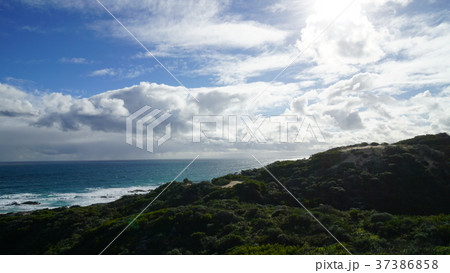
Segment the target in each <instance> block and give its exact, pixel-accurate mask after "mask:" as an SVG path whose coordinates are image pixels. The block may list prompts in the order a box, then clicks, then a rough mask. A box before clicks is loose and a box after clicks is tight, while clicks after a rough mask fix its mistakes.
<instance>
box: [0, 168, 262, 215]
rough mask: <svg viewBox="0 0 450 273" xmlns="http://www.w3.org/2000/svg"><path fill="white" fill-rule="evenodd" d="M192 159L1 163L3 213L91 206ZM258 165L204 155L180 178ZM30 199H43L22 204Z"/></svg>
mask: <svg viewBox="0 0 450 273" xmlns="http://www.w3.org/2000/svg"><path fill="white" fill-rule="evenodd" d="M190 161H191V160H190V159H188V160H139V161H79V162H18V163H16V162H14V163H0V213H7V212H17V211H28V210H35V209H42V208H56V207H61V206H73V205H81V206H86V205H90V204H95V203H104V202H111V201H113V200H116V199H118V198H120V197H121V196H123V195H126V194H133V193H144V191H148V190H151V189H154V188H156V187H157V186H158V185H161V184H162V183H165V182H170V181H172V180H173V179H174V178H175V177H176V176H177V175H178V173H179V172H181V171H182V170H183V169H184V167H186V166H187V165H188V164H189V162H190ZM255 167H260V166H259V164H258V162H256V161H255V160H250V159H248V160H243V159H207V160H206V159H198V160H196V161H195V162H194V163H193V164H192V165H191V166H190V167H189V168H188V169H187V170H186V171H185V172H184V173H183V174H182V175H181V176H180V177H179V178H178V179H177V180H178V181H182V180H183V179H184V178H185V177H187V178H189V179H190V180H192V181H194V182H199V181H203V180H210V179H212V178H214V177H217V176H222V175H225V174H228V173H234V172H239V171H240V170H243V169H250V168H255ZM133 191H134V192H133ZM30 201H31V202H38V203H39V204H22V203H24V202H30ZM17 204H20V205H17Z"/></svg>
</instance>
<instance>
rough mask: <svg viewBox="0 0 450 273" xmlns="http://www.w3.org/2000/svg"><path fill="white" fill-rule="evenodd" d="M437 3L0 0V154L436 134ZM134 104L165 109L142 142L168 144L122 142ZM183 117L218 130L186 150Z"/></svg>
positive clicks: (446, 15)
mask: <svg viewBox="0 0 450 273" xmlns="http://www.w3.org/2000/svg"><path fill="white" fill-rule="evenodd" d="M102 5H103V6H102ZM449 9H450V3H449V2H448V1H446V0H421V1H418V0H371V1H369V0H339V1H336V0H306V1H301V0H296V1H294V0H279V1H275V0H274V1H269V0H263V1H244V0H235V1H232V0H203V1H202V0H199V1H190V0H168V1H156V0H133V1H131V0H123V1H112V0H101V1H100V2H98V1H94V0H74V1H63V0H15V1H2V2H1V3H0V41H1V42H0V63H1V65H0V161H41V160H120V159H161V158H194V157H195V156H196V155H200V157H205V158H212V157H214V158H225V157H226V158H232V157H245V156H247V157H248V156H250V155H252V154H254V155H257V156H258V157H263V158H273V159H288V158H302V157H307V156H309V155H311V154H312V153H315V152H319V151H323V150H326V149H328V148H331V147H336V146H341V145H349V144H354V143H360V142H379V143H381V142H388V143H393V142H396V141H399V140H402V139H406V138H411V137H414V136H416V135H423V134H435V133H440V132H447V133H448V132H449V128H450V111H449V110H448V109H449V106H450V86H449V83H450V47H449V46H448V45H449V44H450V11H449ZM113 16H114V17H115V18H116V19H117V20H116V19H115V18H114V17H113ZM119 22H120V23H119ZM146 105H147V106H150V107H151V108H152V109H158V110H160V111H161V113H168V114H170V118H169V119H167V120H165V124H162V125H161V126H159V127H160V128H156V129H155V136H157V137H158V138H160V137H162V136H163V135H164V133H165V132H166V133H167V131H164V130H165V129H164V128H166V125H167V124H169V126H170V129H171V132H170V133H171V134H170V136H171V137H170V139H168V140H167V141H166V142H164V143H162V144H161V145H160V146H158V145H157V144H155V145H154V146H155V149H154V151H153V152H149V151H146V150H145V149H140V148H138V147H136V145H135V144H133V143H135V142H133V143H132V145H130V144H127V143H126V142H125V139H126V138H125V135H126V131H125V128H126V126H125V124H126V118H127V117H128V116H130V115H131V114H133V113H134V112H135V111H137V110H139V109H140V108H142V107H144V106H146ZM196 116H197V117H199V116H200V117H205V116H209V117H212V116H214V117H221V118H219V119H222V120H223V128H224V129H223V133H222V134H219V133H218V131H214V130H213V129H214V127H213V125H214V124H212V123H211V122H210V123H204V124H202V125H201V126H203V127H201V128H202V129H201V130H202V131H203V134H202V135H201V141H200V142H199V143H193V135H194V134H195V128H196V127H195V126H196V124H195V122H194V119H195V117H196ZM230 117H231V118H230ZM233 117H236V120H237V127H236V141H230V139H229V134H230V132H231V131H230V130H231V129H230V128H231V125H232V123H230V120H232V119H233ZM271 117H272V118H271ZM280 117H282V118H281V119H282V120H284V121H286V120H288V119H289V120H290V121H292V122H290V123H283V122H277V121H279V120H280ZM294 117H295V118H296V121H295V122H294V121H293V120H292V118H294ZM308 121H309V123H308ZM246 122H247V123H246ZM302 122H303V123H302ZM249 124H250V125H251V126H253V127H251V126H250V127H249ZM283 124H284V125H286V126H285V127H286V128H284V127H283ZM308 124H309V125H311V126H309V127H308V126H306V127H305V126H304V125H308ZM216 125H217V124H216ZM302 126H303V127H302ZM217 128H218V127H217ZM252 128H253V131H252ZM208 130H209V131H208ZM255 133H260V134H261V135H263V136H264V140H265V141H263V142H262V141H260V139H259V138H258V136H257V135H255ZM283 135H287V141H282V139H284V138H283ZM318 135H320V136H318ZM296 136H297V137H296ZM299 136H301V137H299ZM298 139H300V141H296V140H298Z"/></svg>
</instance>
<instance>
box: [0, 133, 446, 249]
mask: <svg viewBox="0 0 450 273" xmlns="http://www.w3.org/2000/svg"><path fill="white" fill-rule="evenodd" d="M449 139H450V137H449V136H448V135H446V134H439V135H427V136H421V137H416V138H414V139H410V140H405V141H401V142H399V143H396V144H393V145H375V144H371V145H369V144H359V145H353V146H348V147H340V148H335V149H332V150H329V151H326V152H323V153H319V154H316V155H313V156H312V157H311V158H310V159H308V160H298V161H283V162H275V163H273V164H270V165H269V166H268V168H269V170H270V171H271V172H272V173H274V174H275V175H276V176H277V177H278V178H279V179H280V181H281V182H282V183H283V184H284V185H285V186H286V187H287V188H288V189H289V190H291V191H292V193H293V194H294V195H295V196H296V197H298V198H299V199H300V200H301V201H302V202H303V204H305V205H306V206H307V207H308V208H311V210H312V212H313V213H314V215H315V216H316V217H317V218H319V219H320V221H321V222H322V223H323V224H324V225H325V226H327V227H328V228H329V229H330V231H331V232H332V233H333V234H334V235H335V236H336V237H337V238H338V239H339V240H340V241H342V243H344V244H345V245H346V247H347V248H348V249H350V251H352V252H353V253H356V254H364V253H367V254H370V253H389V254H402V253H404V254H450V246H449V244H450V225H449V224H450V214H449V212H450V206H449V202H447V201H446V197H447V196H449V193H450V191H449V181H450V179H449V176H450V174H449V172H450V168H449V166H448V164H449V153H448V152H449V147H450V145H449V144H450V140H449ZM232 180H240V181H244V183H242V184H238V185H236V186H234V187H233V188H222V187H220V185H222V184H224V183H226V182H228V181H232ZM163 187H164V185H163V186H161V187H159V188H158V189H156V190H155V191H153V192H151V193H149V194H146V195H136V196H126V197H123V198H121V199H120V200H118V201H116V202H112V203H108V204H98V205H92V206H88V207H72V208H60V209H56V210H40V211H35V212H31V213H22V214H8V215H2V216H0V253H9V254H36V253H47V254H61V253H64V254H97V253H99V252H100V251H101V250H102V249H103V248H104V247H105V246H106V245H107V244H108V243H109V242H110V241H111V240H112V239H113V238H114V237H115V236H116V235H117V234H118V233H119V232H120V231H121V230H122V229H123V228H124V227H125V226H126V225H127V224H128V223H129V222H130V220H131V219H133V218H134V217H135V215H137V213H139V211H140V210H141V209H142V208H144V207H145V206H146V205H147V204H148V203H149V202H150V201H151V200H152V199H153V198H154V197H155V196H156V195H157V194H158V193H159V192H160V191H161V190H162V189H163ZM106 253H111V254H113V253H121V254H180V253H183V254H190V253H194V254H213V253H216V254H345V251H344V249H343V248H342V247H341V246H340V245H338V244H337V243H336V241H334V240H333V239H332V238H331V237H330V236H329V235H328V234H327V233H326V232H325V231H324V230H323V229H322V228H321V227H320V225H318V224H317V223H316V222H315V221H314V220H313V219H312V218H311V216H310V215H308V214H307V213H306V212H305V211H304V210H303V209H301V208H300V207H299V206H298V204H297V203H296V202H295V200H293V198H292V197H291V196H289V195H288V194H287V193H286V192H285V191H284V190H283V189H282V188H281V186H280V185H278V184H277V183H276V182H274V181H273V179H272V178H271V177H270V176H269V175H268V174H267V172H265V171H264V170H263V169H254V170H247V171H243V172H242V173H241V174H234V175H227V176H224V177H221V178H217V179H214V180H213V181H212V183H210V182H202V183H195V184H193V183H190V182H189V181H186V182H184V183H174V184H173V185H171V186H170V187H169V188H168V190H167V191H166V192H165V193H164V194H163V195H162V196H161V197H160V198H159V199H158V200H157V201H156V202H154V203H153V205H152V206H151V207H150V209H149V210H148V211H147V212H146V213H144V214H143V215H142V216H141V217H140V218H139V219H138V220H137V221H136V222H135V223H134V224H133V225H132V226H131V227H130V228H129V229H128V230H127V231H126V232H125V233H123V235H122V236H121V237H120V238H119V239H118V240H117V241H116V242H114V244H113V245H112V246H111V247H110V248H109V249H108V251H107V252H106Z"/></svg>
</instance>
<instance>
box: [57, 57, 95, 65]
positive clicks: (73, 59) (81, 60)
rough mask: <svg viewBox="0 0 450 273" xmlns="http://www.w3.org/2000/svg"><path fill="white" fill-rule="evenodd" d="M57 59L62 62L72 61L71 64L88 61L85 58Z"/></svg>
mask: <svg viewBox="0 0 450 273" xmlns="http://www.w3.org/2000/svg"><path fill="white" fill-rule="evenodd" d="M59 61H60V62H62V63H72V64H87V63H90V62H89V61H88V60H87V59H85V58H61V59H59Z"/></svg>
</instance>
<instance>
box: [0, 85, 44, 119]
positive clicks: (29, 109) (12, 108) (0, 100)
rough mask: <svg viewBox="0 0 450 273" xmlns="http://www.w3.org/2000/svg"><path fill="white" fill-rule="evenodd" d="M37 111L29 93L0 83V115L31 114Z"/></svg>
mask: <svg viewBox="0 0 450 273" xmlns="http://www.w3.org/2000/svg"><path fill="white" fill-rule="evenodd" d="M36 114H37V111H36V109H34V107H33V105H32V104H31V102H30V99H29V97H28V95H27V93H25V92H23V91H21V90H19V89H17V88H15V87H13V86H11V85H7V84H2V83H0V116H10V117H14V116H30V115H36Z"/></svg>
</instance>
